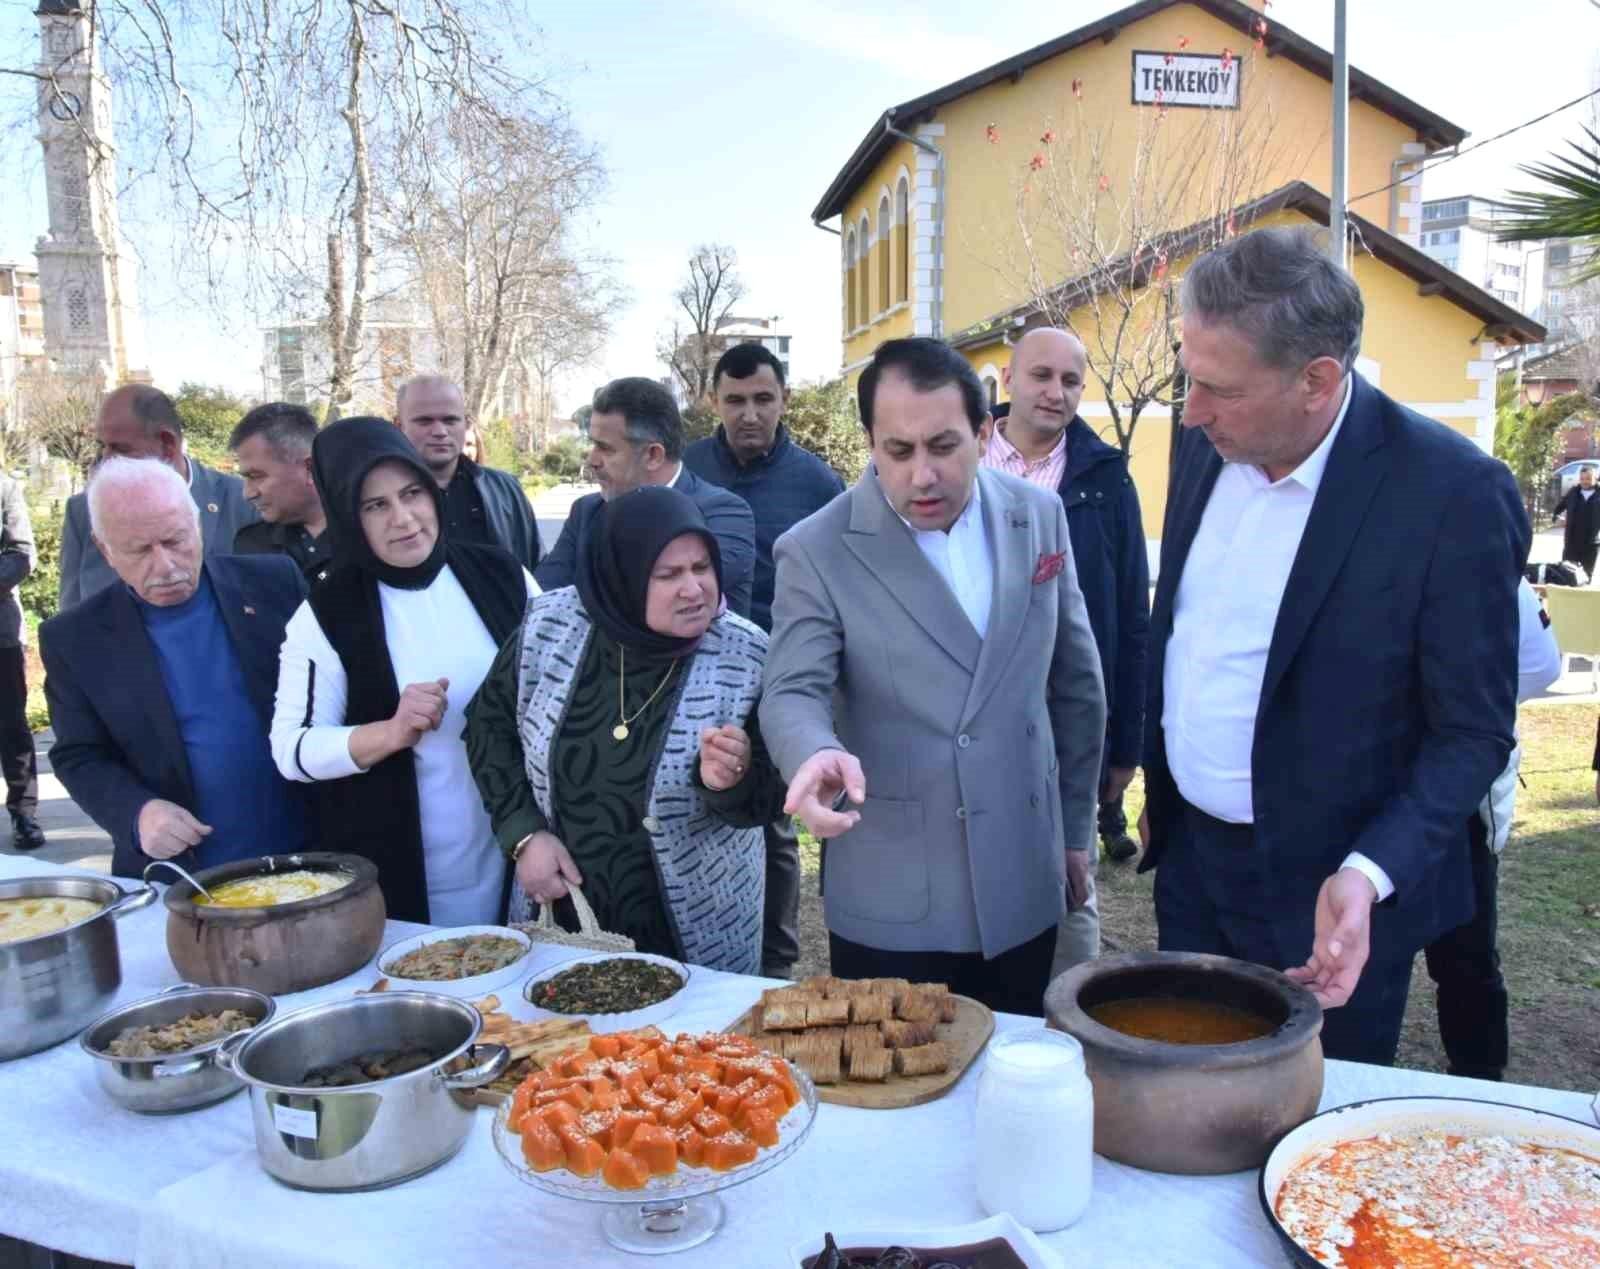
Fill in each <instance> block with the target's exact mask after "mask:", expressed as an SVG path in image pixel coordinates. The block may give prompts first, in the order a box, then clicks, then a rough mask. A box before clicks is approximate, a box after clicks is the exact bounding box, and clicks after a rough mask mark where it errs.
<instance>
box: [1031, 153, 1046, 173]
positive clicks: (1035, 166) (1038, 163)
mask: <svg viewBox="0 0 1600 1269" xmlns="http://www.w3.org/2000/svg"><path fill="white" fill-rule="evenodd" d="M1043 166H1044V155H1042V154H1035V155H1034V156H1033V157H1032V158H1031V159H1029V160H1028V167H1029V168H1030V169H1032V170H1033V171H1035V172H1037V171H1038V170H1039V169H1040V168H1042V167H1043Z"/></svg>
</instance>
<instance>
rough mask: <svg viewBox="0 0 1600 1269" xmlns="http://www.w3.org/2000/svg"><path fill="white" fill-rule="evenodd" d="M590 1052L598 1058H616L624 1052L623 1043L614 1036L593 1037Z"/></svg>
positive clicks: (591, 1037)
mask: <svg viewBox="0 0 1600 1269" xmlns="http://www.w3.org/2000/svg"><path fill="white" fill-rule="evenodd" d="M589 1051H590V1052H591V1053H593V1054H594V1055H595V1056H596V1057H602V1058H614V1057H616V1056H617V1054H619V1053H621V1052H622V1041H621V1040H619V1039H618V1038H617V1037H616V1036H614V1035H592V1036H590V1037H589Z"/></svg>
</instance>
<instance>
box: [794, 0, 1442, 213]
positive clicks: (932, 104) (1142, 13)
mask: <svg viewBox="0 0 1600 1269" xmlns="http://www.w3.org/2000/svg"><path fill="white" fill-rule="evenodd" d="M1180 3H1188V4H1193V5H1194V6H1195V7H1196V8H1198V9H1204V10H1205V11H1206V12H1207V13H1209V14H1211V15H1212V16H1213V17H1214V18H1216V19H1218V20H1219V21H1221V22H1226V23H1227V24H1228V25H1229V26H1232V27H1235V28H1237V29H1238V30H1239V31H1240V32H1241V33H1242V34H1244V35H1246V36H1248V37H1254V35H1255V26H1254V24H1255V22H1256V21H1257V20H1258V19H1259V18H1260V17H1261V14H1260V13H1258V12H1257V11H1256V10H1255V9H1252V8H1251V7H1250V6H1249V5H1246V4H1242V3H1240V0H1140V3H1138V4H1131V5H1129V6H1128V7H1127V8H1125V9H1119V10H1117V12H1115V13H1113V14H1110V15H1109V16H1107V17H1104V18H1101V19H1099V20H1098V21H1096V22H1091V23H1089V25H1088V26H1081V27H1079V28H1078V29H1077V30H1075V31H1069V32H1068V33H1067V34H1066V35H1062V36H1058V37H1057V38H1056V39H1053V40H1047V41H1046V42H1045V43H1043V44H1040V45H1038V46H1037V47H1035V48H1030V49H1028V50H1027V51H1025V52H1022V53H1018V54H1016V55H1015V56H1013V57H1008V58H1006V59H1005V61H1003V62H996V63H995V64H994V65H993V66H990V67H987V68H986V69H984V70H980V71H977V72H975V73H974V74H971V75H968V76H967V77H966V78H965V79H958V80H956V81H955V82H954V83H949V84H946V85H945V86H944V87H943V88H936V89H934V90H933V91H932V92H931V93H924V94H923V95H922V96H920V97H913V98H912V99H911V100H910V101H903V102H901V103H900V104H899V105H898V106H891V107H889V109H888V110H886V111H884V112H883V114H881V115H879V116H878V119H877V121H876V122H875V123H874V124H873V125H872V127H871V128H870V129H868V131H867V135H866V136H864V137H863V138H862V139H861V144H859V145H858V146H856V148H855V153H853V154H852V155H851V156H850V158H849V160H848V161H847V162H846V163H845V165H844V166H843V167H842V168H840V169H839V172H838V174H837V175H836V176H835V177H834V178H833V181H832V182H831V183H830V184H829V186H828V188H827V190H826V191H825V192H824V193H823V195H822V198H821V200H820V201H819V202H818V203H817V206H816V208H815V210H813V211H812V213H811V219H812V220H813V221H817V222H821V221H824V220H828V219H830V218H831V217H834V216H837V215H839V214H840V213H841V212H843V211H844V204H845V202H846V201H847V200H848V199H849V197H850V195H851V194H852V193H853V192H854V191H855V188H856V186H857V185H858V184H860V182H861V180H862V178H863V177H864V176H865V174H866V173H868V172H870V171H871V170H872V169H873V168H875V167H876V166H877V165H878V163H879V162H880V161H881V160H882V159H883V156H884V155H885V154H886V153H888V151H889V149H890V147H891V146H893V145H894V144H895V141H896V138H895V137H894V136H892V135H891V134H890V133H889V132H888V131H887V129H888V128H889V127H898V128H908V127H911V126H913V125H915V124H917V123H922V122H926V121H927V120H930V119H932V118H933V116H934V114H935V113H936V112H937V111H938V109H939V107H940V106H943V105H945V104H946V103H948V102H952V101H955V100H957V99H958V98H960V97H965V96H966V95H967V94H969V93H973V92H976V91H978V89H980V88H986V87H988V86H989V85H990V84H992V83H995V82H996V81H998V80H1002V79H1009V80H1011V81H1012V82H1015V81H1017V80H1019V79H1021V78H1022V75H1023V73H1024V72H1025V71H1026V70H1028V68H1029V67H1032V66H1036V65H1038V64H1039V63H1040V62H1044V61H1048V60H1049V59H1050V58H1052V57H1056V56H1058V55H1060V54H1062V53H1068V52H1071V51H1072V50H1073V49H1075V48H1078V47H1079V46H1080V45H1083V44H1087V43H1089V41H1091V40H1105V41H1107V42H1109V41H1110V40H1111V39H1113V38H1114V37H1115V36H1116V34H1117V32H1118V31H1120V30H1121V29H1122V28H1123V27H1125V26H1128V25H1130V24H1131V23H1134V22H1138V21H1140V20H1141V19H1143V18H1147V17H1149V16H1151V15H1152V14H1155V13H1159V12H1161V11H1162V10H1163V9H1170V8H1171V7H1172V6H1173V5H1175V4H1180ZM1266 51H1267V54H1268V55H1269V56H1271V57H1283V58H1287V59H1288V60H1289V61H1291V62H1293V63H1295V65H1297V66H1301V67H1303V68H1305V69H1306V70H1308V71H1311V72H1312V73H1313V74H1316V75H1320V76H1322V78H1324V79H1326V80H1328V82H1329V83H1332V82H1333V54H1332V53H1329V52H1328V51H1327V50H1326V49H1323V48H1319V47H1318V46H1317V45H1315V44H1313V43H1311V41H1310V40H1307V39H1305V38H1304V37H1303V36H1300V35H1297V34H1295V33H1294V32H1293V31H1291V30H1289V28H1288V27H1286V26H1282V25H1280V24H1278V23H1277V22H1271V23H1269V26H1268V30H1267V36H1266ZM1350 100H1351V101H1366V102H1370V103H1371V104H1372V105H1374V106H1376V107H1377V108H1378V109H1379V110H1382V111H1384V112H1385V113H1386V114H1389V115H1392V116H1394V117H1395V118H1396V119H1399V120H1400V121H1401V122H1402V123H1406V124H1409V125H1410V126H1412V127H1413V128H1415V129H1416V130H1417V139H1418V140H1419V141H1421V142H1423V144H1425V145H1427V146H1428V147H1429V148H1430V149H1437V148H1442V147H1445V146H1452V145H1459V144H1460V143H1461V142H1462V141H1463V140H1465V139H1466V136H1467V133H1466V130H1465V129H1464V128H1460V127H1457V126H1456V125H1455V124H1453V123H1451V122H1450V121H1449V120H1448V119H1444V118H1441V117H1440V116H1439V115H1436V114H1434V113H1433V111H1431V110H1425V109H1424V108H1423V107H1422V106H1419V105H1418V104H1417V103H1416V102H1414V101H1412V100H1411V99H1410V98H1409V97H1406V96H1403V95H1402V94H1400V93H1397V92H1395V91H1394V89H1392V88H1390V87H1388V86H1387V85H1385V84H1381V83H1379V82H1378V81H1377V80H1376V79H1373V78H1372V76H1370V75H1368V74H1366V73H1365V72H1363V71H1359V70H1357V69H1356V68H1355V67H1354V66H1352V67H1351V68H1350Z"/></svg>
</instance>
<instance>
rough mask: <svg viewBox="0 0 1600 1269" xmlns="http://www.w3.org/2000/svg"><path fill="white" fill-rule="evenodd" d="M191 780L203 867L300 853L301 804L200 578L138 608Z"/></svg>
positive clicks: (218, 612)
mask: <svg viewBox="0 0 1600 1269" xmlns="http://www.w3.org/2000/svg"><path fill="white" fill-rule="evenodd" d="M138 608H139V616H140V617H141V619H142V620H143V621H144V628H145V629H146V630H147V631H148V632H149V634H150V642H151V643H153V644H155V648H156V660H157V662H159V664H160V666H161V678H162V681H163V682H164V683H165V684H166V687H167V696H168V697H169V698H170V699H171V701H172V712H173V714H174V716H175V717H176V718H177V721H178V731H179V734H180V735H182V737H183V748H184V752H185V753H186V754H187V756H188V759H189V773H190V775H191V777H192V778H193V781H194V792H195V805H194V806H193V807H192V808H191V810H192V812H193V814H194V816H195V817H196V818H197V819H198V820H199V821H200V822H201V823H202V824H209V825H210V826H211V834H210V835H209V836H208V837H206V838H205V840H203V841H202V842H201V843H200V845H199V846H198V847H196V849H195V852H194V853H195V856H196V859H197V862H198V864H199V865H200V867H202V868H210V867H212V866H214V865H216V864H226V863H231V862H232V861H233V860H235V859H251V858H254V857H256V856H258V855H270V854H279V853H284V852H292V851H297V850H303V849H305V846H306V823H305V816H304V813H303V811H302V809H301V805H300V802H299V800H298V799H297V798H296V797H294V796H293V794H292V793H291V792H290V789H289V786H288V784H287V783H286V782H285V781H284V779H283V777H282V776H280V775H279V774H278V769H277V767H276V766H274V765H273V762H272V752H271V750H270V749H269V747H268V744H267V735H266V731H265V729H264V728H263V727H262V723H261V717H260V715H259V714H257V712H256V708H255V706H254V705H253V704H252V703H251V700H250V693H249V690H248V689H247V687H246V684H245V678H244V671H243V669H242V668H241V667H240V664H239V658H238V656H237V654H235V652H234V650H233V643H232V641H231V640H230V639H229V638H228V628H227V626H225V625H224V624H223V621H222V612H221V610H220V609H219V608H218V607H217V596H216V592H215V591H213V590H212V588H211V579H210V578H209V577H207V576H206V575H205V574H204V573H202V574H201V576H200V585H199V587H198V588H197V589H196V590H195V593H194V594H193V595H191V596H190V597H189V598H188V599H187V600H185V601H184V602H183V603H181V604H174V605H172V606H171V607H168V608H158V607H156V606H154V605H152V604H146V603H144V602H142V601H139V602H138Z"/></svg>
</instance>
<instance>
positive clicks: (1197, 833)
mask: <svg viewBox="0 0 1600 1269" xmlns="http://www.w3.org/2000/svg"><path fill="white" fill-rule="evenodd" d="M1313 918H1314V912H1313V908H1312V904H1311V903H1310V902H1309V901H1308V902H1307V903H1306V904H1305V912H1304V913H1303V914H1301V913H1285V911H1284V905H1283V901H1282V899H1281V898H1280V897H1279V896H1278V895H1277V894H1275V893H1274V892H1273V888H1272V887H1271V885H1270V884H1269V883H1268V880H1267V877H1266V872H1265V869H1264V868H1263V867H1262V860H1261V857H1260V853H1259V851H1258V850H1257V849H1256V845H1255V830H1254V829H1253V828H1252V827H1251V826H1250V825H1248V824H1225V823H1223V822H1222V821H1221V820H1217V819H1213V818H1212V817H1211V816H1209V815H1207V814H1205V812H1203V811H1199V810H1196V809H1195V808H1194V807H1192V806H1186V807H1185V808H1184V812H1183V815H1182V817H1181V820H1180V822H1179V823H1178V825H1177V826H1176V829H1175V831H1174V832H1173V833H1172V836H1171V837H1170V839H1169V840H1167V841H1165V842H1164V843H1163V844H1162V854H1161V862H1160V864H1159V865H1158V866H1157V868H1156V929H1157V937H1158V941H1159V946H1160V947H1161V950H1162V951H1164V952H1210V953H1212V954H1214V955H1218V956H1232V957H1235V958H1237V959H1239V960H1243V961H1254V962H1256V963H1257V964H1260V965H1267V966H1270V967H1271V968H1273V969H1280V970H1281V969H1288V968H1291V967H1292V966H1296V965H1303V964H1305V962H1306V960H1307V958H1308V957H1309V956H1310V955H1311V940H1312V934H1313ZM1412 959H1413V958H1412V957H1402V958H1393V959H1390V960H1388V961H1378V960H1374V959H1369V960H1368V961H1367V964H1366V968H1365V969H1363V970H1362V971H1361V980H1360V982H1358V983H1357V984H1356V989H1355V991H1354V992H1353V993H1352V994H1351V997H1350V1000H1349V1002H1348V1003H1346V1004H1344V1005H1342V1006H1340V1007H1339V1008H1337V1009H1329V1010H1328V1011H1327V1012H1326V1013H1325V1014H1324V1015H1323V1020H1322V1051H1323V1053H1324V1054H1325V1055H1326V1056H1328V1057H1330V1058H1343V1059H1345V1060H1346V1061H1351V1062H1375V1063H1377V1064H1378V1065H1380V1066H1392V1065H1393V1064H1394V1057H1395V1053H1396V1051H1397V1050H1398V1049H1399V1047H1400V1024H1401V1021H1402V1020H1403V1019H1404V1017H1405V1011H1406V993H1407V991H1408V990H1409V989H1410V986H1411V960H1412Z"/></svg>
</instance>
